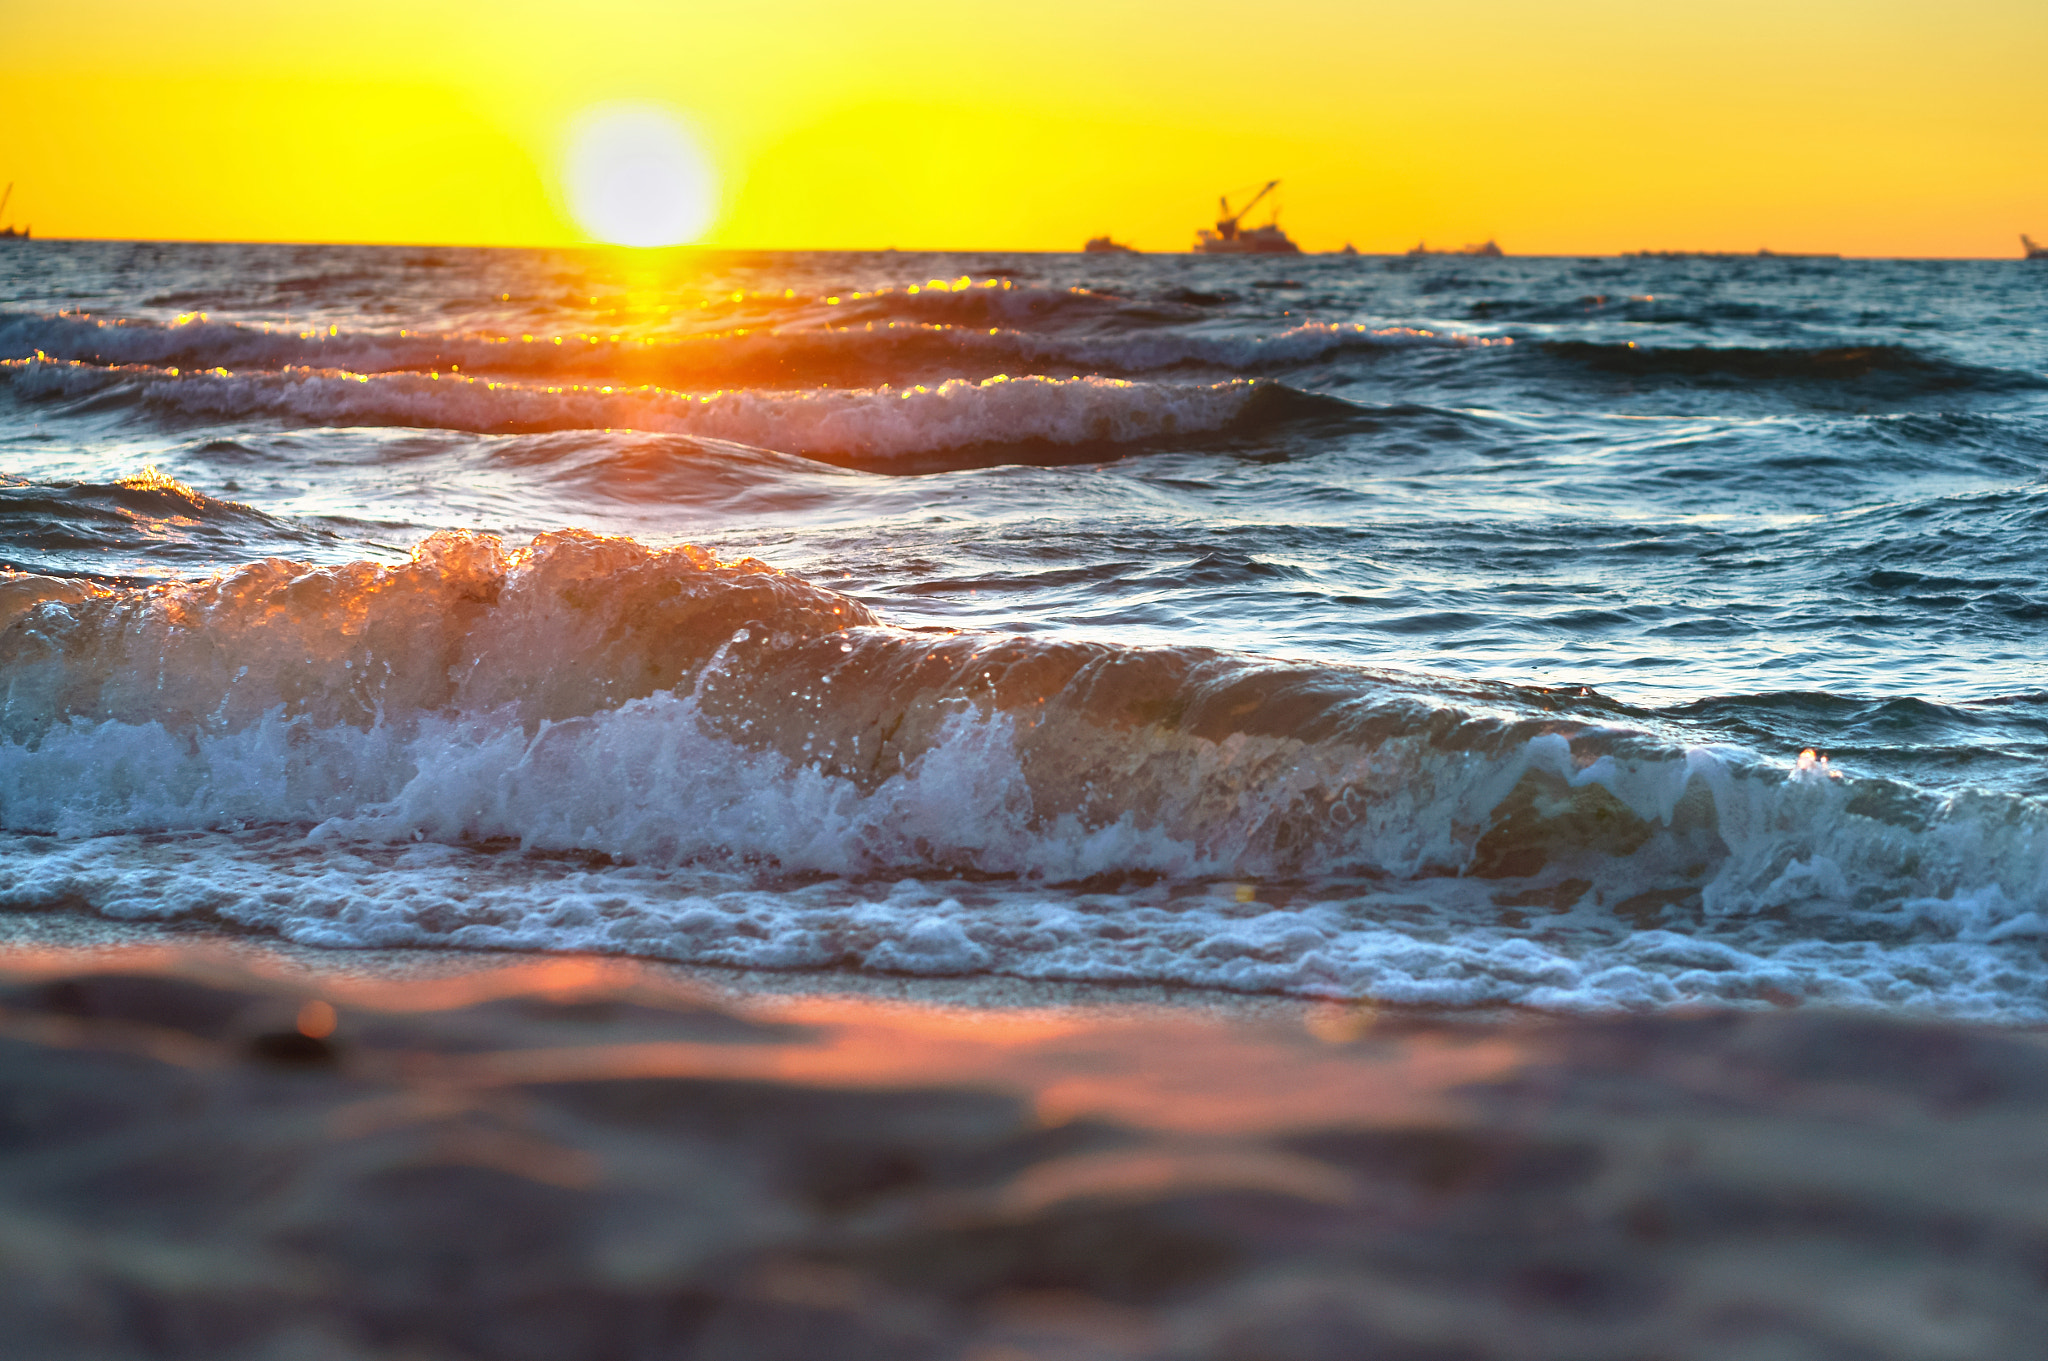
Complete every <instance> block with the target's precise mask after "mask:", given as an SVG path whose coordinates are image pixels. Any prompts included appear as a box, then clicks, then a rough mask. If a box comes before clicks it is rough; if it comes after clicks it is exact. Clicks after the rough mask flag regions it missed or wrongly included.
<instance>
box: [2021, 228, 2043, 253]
mask: <svg viewBox="0 0 2048 1361" xmlns="http://www.w3.org/2000/svg"><path fill="white" fill-rule="evenodd" d="M2020 244H2021V245H2022V246H2025V247H2026V248H2027V258H2028V259H2029V260H2048V246H2043V245H2040V244H2038V243H2037V242H2035V240H2034V238H2033V237H2031V236H2028V235H2027V234H2026V233H2025V232H2021V233H2020Z"/></svg>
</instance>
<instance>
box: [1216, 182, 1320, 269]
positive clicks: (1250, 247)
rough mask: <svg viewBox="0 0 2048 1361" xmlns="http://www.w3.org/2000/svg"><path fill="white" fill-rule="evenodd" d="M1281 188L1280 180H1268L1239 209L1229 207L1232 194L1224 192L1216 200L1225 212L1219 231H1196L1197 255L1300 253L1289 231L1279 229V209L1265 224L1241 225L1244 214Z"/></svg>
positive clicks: (1217, 226) (1217, 228) (1221, 217)
mask: <svg viewBox="0 0 2048 1361" xmlns="http://www.w3.org/2000/svg"><path fill="white" fill-rule="evenodd" d="M1279 187H1280V181H1278V180H1268V181H1266V187H1265V188H1263V189H1261V190H1259V192H1258V193H1256V194H1253V195H1252V196H1251V197H1250V198H1249V199H1247V200H1246V201H1245V205H1244V207H1242V208H1239V209H1238V210H1237V211H1236V212H1232V211H1231V210H1230V197H1229V195H1227V194H1226V195H1224V196H1223V197H1222V198H1219V199H1217V200H1216V202H1217V204H1218V205H1219V207H1220V208H1221V210H1222V215H1221V216H1220V217H1218V218H1217V219H1216V230H1214V231H1207V230H1204V231H1198V232H1196V233H1195V254H1197V255H1299V254H1301V247H1300V246H1297V245H1295V244H1294V242H1292V241H1290V240H1288V239H1287V233H1286V232H1283V231H1281V230H1280V210H1279V209H1278V208H1275V209H1274V210H1273V220H1272V221H1270V222H1268V223H1267V224H1266V225H1265V226H1263V227H1244V226H1240V225H1238V224H1239V223H1240V222H1242V221H1243V220H1244V215H1245V214H1246V213H1248V212H1250V211H1251V210H1252V209H1253V208H1255V207H1257V206H1258V203H1259V200H1260V199H1263V198H1264V197H1265V196H1266V195H1268V194H1270V193H1272V192H1273V191H1274V190H1275V189H1277V188H1279Z"/></svg>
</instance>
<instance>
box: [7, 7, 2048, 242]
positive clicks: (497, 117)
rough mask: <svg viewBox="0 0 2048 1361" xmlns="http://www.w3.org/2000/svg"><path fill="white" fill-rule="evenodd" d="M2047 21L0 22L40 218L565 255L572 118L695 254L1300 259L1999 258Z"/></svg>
mask: <svg viewBox="0 0 2048 1361" xmlns="http://www.w3.org/2000/svg"><path fill="white" fill-rule="evenodd" d="M2044 72H2048V4H2042V3H2041V0H1952V2H1951V3H1948V4H1942V5H1936V4H1932V3H1901V2H1900V0H1862V2H1861V3H1849V2H1848V0H1825V2H1824V3H1802V0H1778V2H1777V3H1763V2H1762V0H1734V2H1733V3H1725V4H1719V5H1705V4H1697V3H1690V2H1689V0H1671V2H1670V3H1664V4H1655V3H1649V0H1629V2H1628V3H1624V2H1623V0H1550V3H1545V4H1536V3H1533V2H1532V0H1514V2H1513V3H1510V2H1509V0H1435V2H1434V3H1430V4H1418V3H1415V2H1414V0H1404V3H1399V4H1394V3H1380V2H1379V0H1263V3H1261V4H1258V5H1247V4H1245V3H1243V0H1231V2H1230V3H1221V2H1220V0H1086V2H1085V3H1084V0H1040V2H1039V3H1034V4H1032V5H1016V4H1011V3H1005V4H1001V5H994V4H961V3H952V4H941V3H937V2H936V0H865V2H864V3H843V2H842V3H826V2H825V0H719V2H718V3H679V2H678V0H666V2H665V3H655V2H654V0H585V3H581V4H576V5H569V4H563V3H540V2H539V0H497V2H496V3H492V4H467V5H462V6H455V5H448V4H443V3H439V2H438V0H359V2H358V3H348V4H342V3H332V2H329V3H320V2H319V0H310V2H309V3H295V4H292V5H280V4H277V3H275V0H193V2H192V3H187V4H184V5H162V4H142V3H137V2H136V0H73V3H70V4H67V5H63V6H57V5H51V4H48V3H46V0H34V2H33V3H31V2H30V0H0V101H4V107H5V109H6V118H7V122H6V124H5V127H6V136H5V138H4V139H0V180H6V179H12V180H16V181H19V187H18V188H17V190H16V193H15V202H14V204H13V206H12V208H11V209H10V211H9V216H10V217H12V218H13V219H14V220H15V221H16V222H22V221H27V222H30V223H32V224H33V225H34V227H35V229H36V232H37V234H38V235H50V236H72V235H75V236H106V237H151V238H170V239H232V240H313V241H408V242H434V243H450V244H457V243H463V244H552V243H570V242H575V241H578V240H579V239H580V237H579V235H578V232H577V230H576V228H575V226H574V225H573V224H572V223H571V222H570V221H569V219H568V218H567V216H566V213H565V211H564V208H563V205H562V201H561V192H560V154H561V148H562V144H563V138H564V136H565V130H566V129H567V127H568V126H569V124H570V123H571V121H572V120H573V119H574V118H575V117H576V115H577V114H578V113H579V112H581V111H583V110H585V109H587V108H589V107H591V106H593V105H599V104H605V103H610V102H617V101H639V102H652V103H658V104H662V105H665V106H667V107H670V108H672V109H674V110H675V111H676V112H677V113H678V114H679V115H680V116H682V117H683V118H685V119H687V120H688V121H689V122H690V123H691V124H692V125H694V127H695V128H696V130H697V132H698V134H699V136H700V138H701V139H702V141H703V142H704V144H705V146H706V149H707V150H708V151H709V152H710V154H711V156H712V158H713V160H714V161H715V163H716V165H717V167H718V170H719V173H720V175H721V178H722V181H723V184H724V194H723V202H722V204H721V210H720V214H719V217H718V219H717V221H716V223H715V225H714V226H713V227H712V229H711V231H710V233H709V234H708V235H707V237H706V238H705V240H706V243H707V244H714V245H730V246H740V247H762V248H785V247H816V248H837V247H845V248H865V247H883V246H897V247H901V248H905V249H912V248H953V249H971V248H987V249H1023V250H1048V249H1050V250H1058V249H1072V248H1074V247H1076V246H1078V245H1079V244H1080V242H1081V241H1082V240H1083V239H1084V238H1086V237H1088V236H1092V235H1095V234H1097V233H1101V232H1111V233H1114V234H1115V235H1116V236H1117V237H1118V238H1120V239H1124V240H1130V241H1133V242H1135V243H1136V244H1137V245H1139V246H1141V247H1144V248H1146V249H1151V250H1179V249H1185V248H1186V245H1187V243H1188V241H1189V239H1190V238H1191V236H1192V234H1193V229H1194V228H1195V227H1197V226H1199V225H1204V223H1205V222H1206V219H1207V217H1208V216H1210V215H1211V214H1212V209H1213V205H1214V202H1215V196H1216V194H1217V193H1218V192H1220V191H1223V190H1227V189H1236V188H1238V187H1240V186H1244V185H1247V184H1256V183H1258V182H1260V181H1263V180H1265V179H1268V178H1271V177H1274V176H1279V177H1282V178H1283V180H1284V181H1285V187H1284V196H1283V203H1284V210H1283V216H1282V219H1281V220H1282V222H1283V224H1284V225H1285V226H1287V228H1288V229H1289V231H1290V232H1291V233H1293V234H1294V235H1295V236H1296V237H1297V238H1298V239H1299V240H1301V241H1302V243H1303V244H1304V245H1305V246H1307V247H1308V248H1310V249H1317V250H1328V249H1334V248H1335V247H1337V246H1339V245H1341V244H1342V243H1344V242H1345V241H1347V240H1349V241H1352V242H1355V243H1356V244H1357V245H1358V246H1359V248H1360V249H1362V250H1368V251H1380V250H1398V249H1403V248H1405V247H1407V246H1409V245H1412V244H1413V243H1414V242H1415V241H1416V240H1417V239H1418V238H1425V237H1426V238H1428V239H1429V240H1430V241H1431V242H1432V243H1435V244H1444V245H1455V244H1459V243H1462V242H1465V241H1472V240H1479V239H1483V238H1485V237H1488V236H1493V237H1497V238H1498V239H1499V240H1500V242H1501V244H1502V245H1503V246H1504V247H1506V248H1507V249H1508V250H1510V251H1513V252H1528V253H1547V252H1573V251H1588V252H1598V251H1616V250H1630V249H1637V248H1645V247H1648V248H1691V249H1723V250H1753V249H1755V248H1757V247H1759V246H1769V247H1771V248H1773V249H1777V250H1831V251H1834V250H1838V251H1842V252H1845V253H1850V254H1898V255H2013V254H2016V253H2017V241H2016V233H2018V232H2020V231H2022V230H2025V231H2031V232H2032V233H2033V234H2034V235H2035V236H2036V237H2037V238H2048V76H2044V74H2043V73H2044Z"/></svg>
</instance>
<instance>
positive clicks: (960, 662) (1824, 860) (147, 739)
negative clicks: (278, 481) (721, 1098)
mask: <svg viewBox="0 0 2048 1361" xmlns="http://www.w3.org/2000/svg"><path fill="white" fill-rule="evenodd" d="M10 586H11V588H12V590H11V596H12V597H19V598H16V599H12V601H11V604H12V607H13V608H15V610H16V618H15V621H14V623H13V624H12V626H10V627H9V628H7V629H6V630H5V631H4V632H0V674H4V675H5V678H6V688H5V691H4V696H0V832H4V833H6V836H5V837H4V838H0V908H4V907H12V908H17V909H27V908H33V907H36V906H39V905H40V906H45V907H48V906H59V905H70V906H74V907H81V906H82V907H84V908H87V909H90V910H94V911H99V912H104V913H109V914H112V915H117V916H138V917H148V916H169V917H177V916H189V915H202V916H212V917H216V918H219V919H222V920H226V921H229V922H233V923H238V924H242V925H249V926H258V927H261V928H263V929H266V930H275V931H279V932H281V933H283V934H285V935H288V936H291V937H293V938H295V939H304V940H309V941H318V942H323V943H329V944H367V945H375V944H399V943H410V944H448V945H458V946H466V945H481V946H502V947H507V948H514V947H516V948H535V949H611V950H625V951H632V952H636V953H644V954H651V955H656V956H661V957H670V958H678V959H692V960H702V961H707V962H720V963H738V964H751V965H763V966H773V967H811V966H815V965H818V964H821V963H838V964H843V963H857V964H864V965H866V966H869V967H876V968H890V969H899V970H908V971H913V972H915V971H951V972H960V971H978V970H983V969H992V970H998V971H1002V972H1009V973H1017V974H1023V975H1028V976H1043V977H1065V978H1099V979H1112V978H1136V979H1151V980H1157V981H1180V982H1190V983H1200V984H1203V985H1206V986H1218V987H1229V988H1240V989H1254V990H1277V991H1283V992H1294V993H1302V994H1307V995H1330V996H1370V997H1377V998H1380V999H1383V1000H1388V1001H1402V1002H1430V1003H1441V1004H1468V1003H1481V1002H1526V1003H1530V1004H1536V1005H1546V1006H1590V1005H1631V1006H1635V1005H1642V1006H1660V1005H1670V1004H1676V1003H1681V1002H1685V1001H1688V1000H1715V999H1719V1000H1735V1001H1744V1000H1751V1001H1753V1000H1757V999H1768V998H1771V997H1774V996H1790V997H1806V998H1813V999H1819V1000H1826V1001H1829V1002H1835V1003H1841V1004H1845V1005H1888V1006H1891V1005H1903V1006H1927V1007H1932V1008H1936V1009H1943V1010H1949V1011H1955V1012H1959V1013H1962V1014H1972V1015H1987V1016H2004V1017H2008V1018H2026V1019H2040V1018H2048V975H2043V973H2042V971H2041V970H2039V969H2038V968H2037V967H2036V968H2031V969H2026V968H2019V967H2016V966H2015V961H2018V960H2021V959H2023V957H2027V956H2029V955H2031V956H2032V957H2033V958H2034V959H2035V961H2036V963H2038V955H2039V951H2040V949H2041V942H2042V939H2043V938H2044V937H2048V817H2044V815H2043V812H2042V810H2041V809H2040V808H2039V807H2038V806H2037V805H2035V804H2033V803H2031V802H2029V801H2027V800H2023V799H2015V798H2011V797H2004V796H1994V795H1988V794H1969V795H1963V796H1958V797H1954V798H1950V799H1947V800H1935V799H1933V798H1931V797H1929V796H1926V795H1922V794H1915V793H1912V792H1911V791H1908V790H1904V789H1902V788H1900V787H1896V786H1891V785H1887V784H1884V783H1882V782H1879V781H1873V780H1854V779H1842V778H1837V777H1836V776H1835V775H1834V774H1833V773H1832V772H1831V771H1829V770H1828V769H1827V768H1826V767H1825V766H1824V765H1822V764H1821V763H1819V762H1817V761H1814V762H1806V763H1802V764H1801V765H1800V766H1798V767H1796V768H1794V769H1792V770H1790V771H1786V770H1783V769H1779V768H1773V767H1771V766H1768V765H1766V764H1763V763H1760V762H1758V761H1756V760H1755V759H1754V758H1750V757H1747V756H1745V755H1743V754H1741V753H1738V752H1732V751H1727V750H1719V749H1711V748H1695V749H1691V750H1678V749H1673V748H1671V747H1669V746H1661V745H1659V744H1656V743H1653V742H1651V741H1649V739H1647V738H1646V737H1644V736H1643V735H1641V734H1631V733H1627V732H1623V731H1619V730H1615V729H1609V728H1603V727H1599V726H1591V725H1576V726H1574V725H1561V724H1559V723H1556V722H1553V721H1549V720H1528V721H1512V720H1505V719H1488V718H1486V717H1484V716H1483V715H1480V714H1474V713H1450V712H1446V710H1445V709H1444V707H1443V701H1442V700H1440V699H1439V700H1437V701H1434V702H1432V703H1424V702H1420V701H1418V700H1417V699H1416V697H1415V696H1413V695H1411V694H1407V693H1406V692H1397V690H1396V689H1395V688H1393V687H1392V685H1391V683H1390V682H1388V681H1386V680H1384V679H1379V678H1375V677H1373V676H1371V675H1369V674H1367V673H1353V672H1345V671H1340V670H1334V669H1320V670H1318V669H1314V668H1299V667H1296V668H1286V667H1276V666H1274V665H1273V664H1270V663H1259V662H1256V661H1253V660H1250V659H1236V658H1230V657H1226V656H1219V655H1217V654H1213V653H1206V652H1200V651H1188V650H1176V649H1162V650H1156V651H1148V650H1143V649H1131V648H1118V647H1114V646H1112V645H1108V644H1081V643H1072V642H1065V643H1061V642H1035V641H1032V640H1029V639H1005V638H1001V637H996V636H987V637H976V636H973V635H957V636H945V637H934V636H927V635H919V634H910V633H904V632H899V631H897V630H893V629H889V628H886V627H882V626H879V625H878V624H877V623H876V622H875V621H874V619H873V617H872V616H871V615H870V614H868V612H866V611H865V610H863V609H862V608H861V607H859V606H858V605H857V604H855V603H853V602H850V601H847V600H846V599H845V598H844V597H840V596H836V595H834V594H833V593H831V592H829V591H826V590H823V589H821V588H818V587H816V586H812V585H809V584H807V583H804V582H801V581H799V580H797V579H794V578H791V577H788V576H786V575H784V574H780V573H775V572H773V571H771V570H770V569H767V568H765V567H763V566H761V565H760V564H721V563H717V562H715V561H713V560H712V559H711V558H710V557H709V556H708V555H706V554H703V553H701V552H699V551H697V550H694V549H688V548H677V549H668V550H654V549H649V548H647V547H645V546H643V545H639V544H636V543H633V542H632V541H630V540H623V539H601V538H598V537H596V536H593V535H587V534H576V533H564V534H558V535H550V536H544V537H543V538H542V539H539V540H536V542H535V543H534V544H533V545H531V546H529V547H528V548H527V549H525V550H523V551H521V552H519V553H516V554H508V553H506V552H505V551H504V550H503V548H502V546H501V545H499V544H498V543H497V542H496V541H495V540H491V539H488V538H486V537H483V536H475V535H443V536H439V537H437V538H436V539H434V540H431V541H429V543H428V544H426V545H424V546H423V547H422V549H421V551H420V552H419V554H418V555H417V556H416V557H415V559H414V560H413V561H412V562H410V563H408V564H404V565H401V566H397V567H390V568H386V567H381V566H377V565H375V564H368V563H364V564H354V565H351V566H349V567H345V568H329V569H311V568H308V567H306V566H305V565H304V564H294V563H287V562H282V561H272V562H266V563H259V564H252V565H251V566H249V567H247V568H244V569H242V570H241V571H239V572H237V573H235V574H232V575H229V576H225V577H222V578H220V579H217V580H213V581H207V582H194V583H183V584H173V585H168V586H164V587H159V588H152V589H149V590H138V591H127V592H119V591H117V592H105V591H102V592H99V593H97V594H93V593H81V592H80V591H79V590H77V589H75V588H72V587H71V586H69V584H67V583H63V582H55V581H49V580H47V579H36V578H20V579H15V580H12V581H11V582H10ZM38 592H40V595H39V594H38ZM1445 720H1448V721H1445ZM137 837H143V838H146V840H144V841H138V840H136V838H137ZM550 856H554V857H564V856H566V857H574V858H572V859H550V858H549V857H550ZM591 856H597V857H602V858H603V860H604V863H602V864H600V865H596V866H593V865H591V864H590V862H589V860H588V859H587V857H591ZM792 874H795V875H807V876H808V875H824V876H828V879H827V881H826V882H824V883H822V884H810V885H808V886H805V885H802V884H798V885H795V886H792V884H791V883H790V881H789V878H788V876H790V875H792ZM1154 876H1158V877H1159V878H1158V879H1157V882H1152V883H1150V884H1149V886H1143V887H1133V886H1132V885H1133V883H1134V882H1138V883H1143V882H1144V881H1147V880H1149V879H1150V878H1152V877H1154ZM906 879H908V880H914V881H916V882H915V883H913V884H911V885H910V886H909V887H907V888H901V889H900V891H899V890H888V891H883V890H880V889H877V888H875V887H874V885H876V884H878V883H882V882H897V881H903V880H906ZM1091 885H1094V886H1093V887H1091ZM1104 886H1107V887H1104ZM1241 899H1242V901H1240V900H1241Z"/></svg>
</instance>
